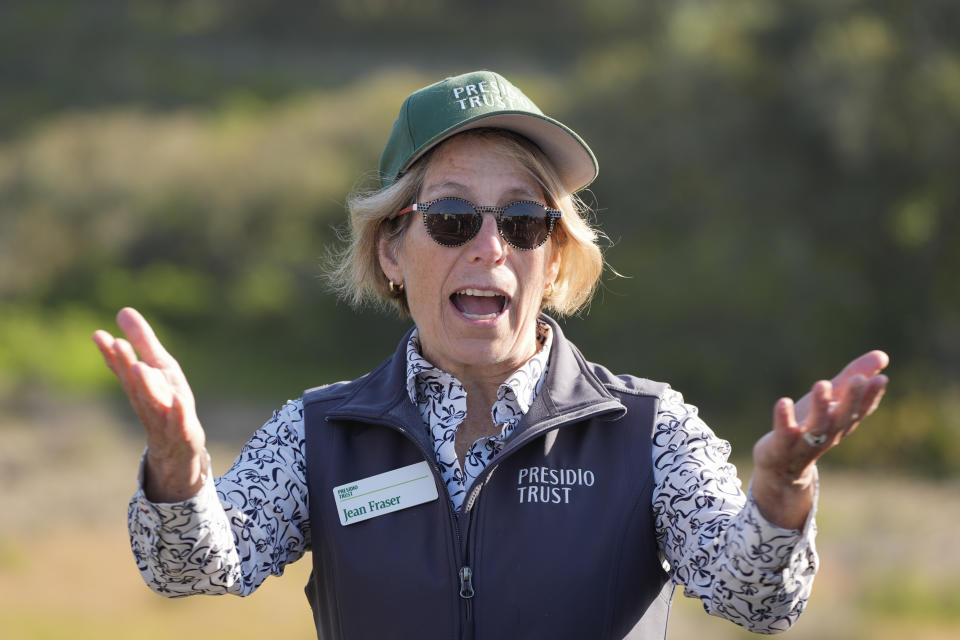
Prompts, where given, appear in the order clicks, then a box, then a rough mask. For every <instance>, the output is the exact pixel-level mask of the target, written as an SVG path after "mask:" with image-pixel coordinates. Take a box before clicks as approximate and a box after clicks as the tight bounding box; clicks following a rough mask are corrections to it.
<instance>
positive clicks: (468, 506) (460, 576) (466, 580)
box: [324, 402, 623, 639]
mask: <svg viewBox="0 0 960 640" xmlns="http://www.w3.org/2000/svg"><path fill="white" fill-rule="evenodd" d="M622 406H623V405H621V404H620V403H619V402H617V403H615V406H611V405H610V404H608V403H601V404H600V405H594V406H592V407H590V408H588V409H586V410H583V411H577V412H574V413H572V414H566V415H565V416H563V417H562V418H559V419H556V420H555V421H553V423H552V424H550V425H549V426H547V427H543V426H541V427H540V428H536V427H534V428H532V429H527V430H526V431H524V432H523V434H522V435H521V437H520V438H519V439H516V440H513V441H512V442H510V443H508V445H507V446H506V447H504V448H503V450H502V451H501V452H500V456H498V457H499V458H500V460H498V462H497V464H493V465H489V466H487V468H485V469H484V470H483V471H482V472H481V473H480V475H479V476H477V477H476V478H474V485H473V487H472V488H471V490H470V493H469V494H468V495H467V499H466V501H464V503H463V505H462V507H461V508H462V509H463V512H464V513H466V514H467V518H468V525H467V526H468V529H467V538H468V540H467V541H466V542H465V541H464V538H463V536H462V535H461V532H460V523H459V518H458V517H457V513H456V511H455V510H454V508H453V504H452V503H451V502H450V496H449V495H448V493H447V487H446V484H445V483H444V482H443V478H442V477H440V475H439V471H438V470H437V459H436V454H435V453H434V452H433V451H427V449H426V448H425V447H424V446H423V445H422V444H421V443H420V442H419V441H418V440H417V439H416V438H414V437H413V436H412V435H410V433H409V432H408V431H407V430H406V429H405V428H404V427H403V425H401V424H399V423H396V422H393V421H391V420H388V419H386V418H384V417H383V416H378V417H367V416H361V415H350V414H346V415H343V414H339V415H338V414H331V415H328V416H326V417H325V418H324V420H326V421H327V422H329V421H331V420H353V421H356V422H364V423H366V424H372V425H379V426H384V427H388V428H390V429H393V430H394V431H399V432H400V433H402V434H403V435H404V436H405V437H406V438H407V439H408V440H410V442H412V443H413V444H414V446H415V447H416V448H417V449H419V451H420V453H421V454H423V457H424V459H425V460H427V461H428V462H429V464H430V470H431V471H432V472H433V477H434V480H435V481H436V480H439V481H440V482H439V483H438V484H439V485H440V486H441V487H442V488H443V494H444V498H445V501H446V503H447V512H448V513H449V514H450V519H451V520H452V522H453V533H454V537H455V538H456V542H457V551H458V552H459V555H460V557H462V558H463V564H462V565H461V566H460V568H459V570H458V571H457V580H458V583H459V596H460V599H461V600H462V601H463V602H464V605H465V609H466V613H465V621H464V622H465V624H464V625H463V627H464V628H463V629H462V631H461V634H460V636H461V638H471V639H472V638H473V636H474V631H473V596H474V595H475V593H476V592H475V590H474V588H473V569H472V568H471V567H470V550H469V549H468V548H467V545H468V544H469V533H470V531H469V529H470V524H472V522H473V514H472V513H470V512H471V511H472V510H473V506H474V504H475V503H476V501H477V498H478V497H479V495H480V489H481V487H482V486H483V483H484V482H486V480H487V477H489V475H490V474H491V473H492V472H493V470H494V469H496V468H497V467H498V466H499V463H500V462H501V461H502V460H503V458H504V457H506V456H507V455H509V454H511V453H513V452H514V451H516V450H517V449H519V448H521V447H522V446H524V445H525V444H527V443H528V442H530V441H532V440H534V439H536V438H539V437H540V436H541V435H543V434H545V433H547V432H549V431H553V430H555V429H559V428H560V427H562V426H564V425H565V424H569V423H572V422H576V421H578V420H582V419H584V418H587V417H594V416H596V415H599V414H602V413H607V412H610V411H613V410H614V409H616V408H622ZM438 493H439V492H438ZM438 499H439V495H438Z"/></svg>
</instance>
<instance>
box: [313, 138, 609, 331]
mask: <svg viewBox="0 0 960 640" xmlns="http://www.w3.org/2000/svg"><path fill="white" fill-rule="evenodd" d="M457 135H458V136H475V137H478V138H481V139H483V140H488V141H492V142H494V143H496V144H497V146H498V147H499V150H500V151H501V152H503V153H504V154H505V155H507V156H508V157H510V158H512V159H514V160H516V161H517V162H518V163H519V164H520V165H521V166H523V167H524V168H525V169H526V170H527V171H529V173H530V175H531V176H532V177H533V178H534V179H535V180H536V181H537V183H538V184H539V185H540V187H541V189H543V192H544V196H545V197H546V198H547V200H548V202H547V204H548V205H549V206H551V207H555V208H557V209H560V210H561V211H562V212H563V217H561V218H560V220H559V223H558V224H557V225H556V226H555V227H554V229H553V233H552V234H551V235H550V240H549V243H550V248H551V251H554V252H559V254H560V269H559V271H558V273H557V278H556V280H554V282H553V286H552V287H549V288H548V290H547V291H545V292H544V296H543V302H542V305H541V306H542V308H544V309H547V310H550V311H553V312H555V313H556V314H558V315H570V314H573V313H576V312H577V311H579V310H580V309H581V308H583V307H584V306H585V305H586V304H587V303H588V302H590V299H591V298H592V297H593V293H594V291H595V290H596V287H597V283H598V282H599V280H600V274H601V273H602V272H603V254H602V252H601V251H600V246H599V244H598V241H599V240H600V238H601V237H603V236H602V234H601V232H600V231H599V230H597V229H596V228H594V227H593V226H591V225H590V223H589V222H588V220H587V217H588V216H589V215H590V213H591V212H590V209H589V208H588V207H587V206H586V205H585V204H584V203H583V201H582V200H580V198H578V197H577V196H576V195H574V194H570V193H567V192H566V191H565V190H564V189H563V187H562V186H561V185H560V179H559V177H558V176H557V173H556V171H555V170H554V169H553V166H552V165H551V164H550V162H549V160H547V158H546V156H545V155H544V154H543V152H542V151H541V150H540V148H539V147H537V146H536V145H535V144H534V143H532V142H531V141H529V140H528V139H526V138H524V137H523V136H520V135H518V134H515V133H512V132H510V131H506V130H504V129H490V128H480V129H470V130H468V131H465V132H463V133H459V134H457ZM441 144H442V143H441ZM438 146H439V145H438ZM436 148H437V147H434V150H435V149H436ZM432 156H433V150H431V151H430V152H428V153H427V154H425V155H424V156H423V157H422V158H420V159H419V160H417V162H416V163H415V164H414V165H413V166H412V167H411V168H410V169H409V170H408V171H407V172H406V173H405V174H403V175H402V176H401V177H400V178H399V179H398V180H397V181H396V182H394V183H393V184H391V185H390V186H388V187H386V188H383V189H369V188H367V189H363V188H357V189H355V190H354V191H353V192H352V193H351V194H350V196H349V197H348V199H347V211H348V212H349V214H350V219H349V224H350V226H349V229H348V233H346V234H344V235H345V237H344V240H345V242H346V246H344V247H343V248H342V249H341V250H340V251H337V252H335V253H334V254H333V255H332V257H331V260H330V263H329V265H328V268H327V269H326V278H327V281H328V282H329V284H330V286H331V288H332V289H333V290H334V291H336V292H337V293H338V294H339V295H340V297H341V298H343V299H344V300H346V301H347V302H349V303H350V304H351V305H353V306H355V307H360V306H363V304H364V303H372V304H374V305H376V306H385V307H387V308H393V309H395V310H396V311H397V312H399V313H400V314H401V315H403V316H407V315H409V312H410V310H409V308H408V307H407V301H406V296H404V295H403V294H402V293H401V294H399V295H398V294H396V293H393V292H391V290H390V286H389V280H388V279H387V276H386V275H385V274H384V273H383V270H382V269H381V268H380V258H379V252H378V251H379V250H378V243H379V239H380V237H381V234H384V235H386V237H387V238H389V239H390V240H391V242H392V243H393V244H394V248H397V247H398V246H399V243H400V241H401V239H402V238H403V234H404V232H405V231H406V229H407V227H408V226H409V224H410V219H411V218H412V217H413V216H401V217H400V218H396V217H394V216H396V214H397V212H399V211H400V210H401V209H403V208H404V207H406V206H408V205H409V204H411V203H413V202H416V201H417V196H418V195H419V193H420V190H421V187H422V186H423V179H424V176H425V175H426V172H427V168H428V167H429V166H430V158H431V157H432ZM554 255H556V254H554Z"/></svg>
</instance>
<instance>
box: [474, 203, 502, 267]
mask: <svg viewBox="0 0 960 640" xmlns="http://www.w3.org/2000/svg"><path fill="white" fill-rule="evenodd" d="M482 215H483V223H482V224H481V225H480V231H478V232H477V235H476V236H475V237H474V238H473V239H472V240H471V241H470V242H469V243H468V244H467V251H468V258H469V260H470V262H479V263H482V264H499V263H501V262H503V259H504V257H505V256H506V250H505V247H504V241H503V238H501V237H500V231H499V230H498V229H497V218H496V215H495V214H493V213H490V212H489V211H487V212H484V213H483V214H482Z"/></svg>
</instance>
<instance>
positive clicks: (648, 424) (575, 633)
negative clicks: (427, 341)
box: [304, 321, 673, 639]
mask: <svg viewBox="0 0 960 640" xmlns="http://www.w3.org/2000/svg"><path fill="white" fill-rule="evenodd" d="M551 324H552V326H553V329H554V344H553V349H552V352H551V356H550V366H549V368H548V370H547V374H546V375H547V379H546V381H545V384H544V385H543V389H542V391H541V392H540V394H539V395H538V397H537V399H536V401H535V402H534V405H533V406H532V407H531V409H530V411H529V413H528V414H527V415H526V416H524V419H523V420H522V421H521V423H520V425H518V427H517V429H516V430H515V432H514V434H513V436H512V437H511V439H510V440H509V441H508V443H507V444H506V445H505V447H504V449H503V451H502V452H501V454H500V456H499V457H498V458H497V459H496V460H495V461H494V462H493V464H492V465H491V466H490V467H488V468H487V469H486V470H485V472H484V474H483V475H481V476H480V477H479V478H478V479H477V482H476V483H475V485H474V488H473V490H472V491H471V494H470V495H469V496H468V498H467V500H466V501H465V503H464V508H463V510H462V512H461V513H460V514H456V513H455V512H454V510H453V508H452V506H451V503H450V500H449V497H448V496H447V493H446V488H445V486H444V483H443V481H442V478H441V477H440V474H439V470H438V469H437V468H436V459H435V458H434V455H433V449H432V443H431V441H430V436H429V434H428V432H427V431H428V430H427V428H426V427H425V426H424V424H423V422H422V419H421V418H420V416H419V414H418V413H417V411H416V408H415V407H414V406H413V404H412V403H411V402H410V400H409V398H408V397H407V396H406V387H405V380H406V356H405V348H406V339H407V338H406V337H405V338H404V339H403V340H401V343H400V345H399V347H398V349H397V351H396V353H395V354H394V355H393V357H392V358H390V359H389V360H387V361H386V362H385V363H384V364H383V365H381V366H380V367H379V368H378V369H377V370H375V371H373V372H372V373H370V374H368V375H366V376H364V377H363V378H360V379H358V380H355V381H353V382H349V383H341V384H337V385H332V386H328V387H322V388H318V389H314V390H310V391H308V392H306V394H305V395H304V420H305V429H306V438H307V456H306V459H307V476H308V486H309V491H310V496H309V504H310V521H311V530H312V540H313V549H312V550H313V573H312V575H311V577H310V582H309V583H308V585H307V589H306V591H307V596H308V598H309V600H310V603H311V606H312V608H313V612H314V619H315V621H316V625H317V636H318V637H319V638H451V637H452V638H491V639H492V638H498V639H499V638H623V637H625V636H627V635H628V634H630V637H631V638H664V637H665V636H666V624H667V617H668V614H669V608H670V599H671V596H672V593H673V586H672V584H671V583H670V582H669V580H668V577H667V574H666V572H665V571H664V570H663V567H662V565H661V562H660V554H659V549H658V546H657V542H656V539H655V533H654V521H653V514H652V508H651V504H652V492H653V469H652V462H651V435H652V430H653V427H654V423H655V417H656V413H657V406H658V397H659V393H660V391H661V390H662V388H663V385H661V384H659V383H652V382H650V381H647V380H641V379H638V378H632V377H624V376H619V377H618V376H613V375H612V374H610V373H609V372H608V371H607V370H606V369H604V368H602V367H599V366H597V365H593V364H590V363H588V362H586V361H585V360H584V359H583V357H582V356H581V355H580V353H579V351H577V349H576V348H575V347H574V346H573V345H572V344H570V343H569V342H567V341H566V340H565V339H564V338H563V336H562V334H561V333H560V330H559V328H558V327H557V326H556V325H555V324H553V323H552V321H551ZM423 460H426V461H428V462H429V463H430V465H431V467H432V468H433V471H434V480H435V482H436V485H437V491H438V494H439V499H438V500H435V501H433V502H428V503H425V504H421V505H418V506H414V507H411V508H409V509H404V510H401V511H396V512H393V513H389V514H386V515H383V516H379V517H375V518H372V519H369V520H365V521H363V522H359V523H356V524H351V525H349V526H342V525H341V524H340V520H339V517H338V514H337V508H336V504H335V503H334V499H333V493H332V488H333V487H335V486H338V485H342V484H346V483H348V482H352V481H355V480H359V479H361V478H366V477H368V476H372V475H376V474H379V473H383V472H385V471H389V470H392V469H396V468H399V467H403V466H406V465H410V464H413V463H416V462H421V461H423ZM465 569H466V571H465ZM631 630H632V633H631Z"/></svg>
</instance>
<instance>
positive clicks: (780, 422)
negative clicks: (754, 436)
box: [773, 398, 800, 438]
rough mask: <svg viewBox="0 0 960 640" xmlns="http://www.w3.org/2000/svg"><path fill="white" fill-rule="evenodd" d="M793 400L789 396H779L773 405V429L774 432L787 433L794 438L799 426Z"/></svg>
mask: <svg viewBox="0 0 960 640" xmlns="http://www.w3.org/2000/svg"><path fill="white" fill-rule="evenodd" d="M793 409H794V405H793V400H791V399H790V398H780V399H779V400H777V402H776V404H775V405H773V430H774V431H775V432H779V433H784V434H789V435H790V437H792V438H796V437H797V436H798V434H799V431H800V428H799V427H798V426H797V418H796V414H795V413H794V410H793Z"/></svg>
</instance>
